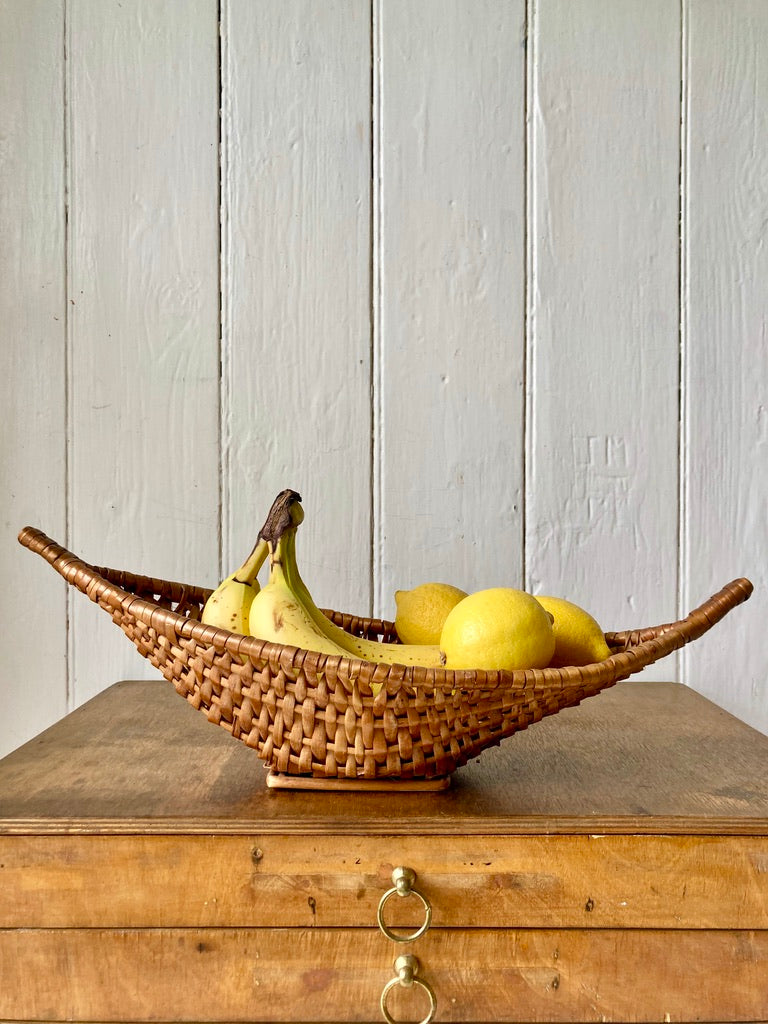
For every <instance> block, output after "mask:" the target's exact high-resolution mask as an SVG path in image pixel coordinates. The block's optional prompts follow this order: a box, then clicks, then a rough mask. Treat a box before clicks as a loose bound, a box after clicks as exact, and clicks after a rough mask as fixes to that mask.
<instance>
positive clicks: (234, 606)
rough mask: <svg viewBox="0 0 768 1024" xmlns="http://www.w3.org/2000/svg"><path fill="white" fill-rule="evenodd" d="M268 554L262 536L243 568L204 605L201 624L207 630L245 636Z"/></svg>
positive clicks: (229, 578)
mask: <svg viewBox="0 0 768 1024" xmlns="http://www.w3.org/2000/svg"><path fill="white" fill-rule="evenodd" d="M268 554H269V545H268V544H267V542H266V540H264V539H263V538H262V537H261V536H260V537H259V539H258V540H257V541H256V545H255V547H254V549H253V551H251V553H250V555H248V557H247V558H246V560H245V561H244V562H243V564H242V565H241V566H240V568H239V569H237V570H236V571H235V572H233V573H232V575H231V576H227V578H226V579H225V580H222V581H221V583H220V584H219V585H218V587H216V589H215V590H214V591H213V593H212V594H211V596H210V597H209V598H208V600H207V601H206V602H205V605H204V607H203V612H202V615H201V616H200V618H201V621H202V622H204V623H205V624H206V625H207V626H216V627H217V628H219V629H228V630H229V631H230V632H231V633H243V634H245V635H247V634H248V628H249V626H248V622H249V615H250V611H251V604H252V602H253V599H254V597H255V596H256V595H257V594H258V592H259V581H258V580H257V578H256V577H257V575H258V572H259V569H260V568H261V567H262V565H263V564H264V562H265V560H266V558H267V555H268Z"/></svg>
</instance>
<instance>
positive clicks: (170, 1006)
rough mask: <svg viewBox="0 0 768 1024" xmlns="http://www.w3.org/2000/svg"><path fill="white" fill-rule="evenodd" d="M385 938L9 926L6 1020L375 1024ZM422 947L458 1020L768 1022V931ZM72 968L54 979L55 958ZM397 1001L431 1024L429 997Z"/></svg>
mask: <svg viewBox="0 0 768 1024" xmlns="http://www.w3.org/2000/svg"><path fill="white" fill-rule="evenodd" d="M399 952H401V950H395V949H393V945H392V943H390V942H388V941H387V940H386V939H385V938H384V937H383V936H382V935H381V933H380V932H378V931H376V930H372V929H346V928H340V929H332V930H326V929H321V928H305V929H300V930H299V929H284V928H282V927H279V925H278V926H276V927H274V928H267V929H249V930H244V929H240V928H226V929H194V930H190V929H181V930H166V929H138V930H135V929H121V930H112V931H104V930H101V929H87V930H80V929H66V930H60V929H56V930H50V931H47V930H43V931H38V930H36V929H29V930H25V931H2V930H0V969H1V970H2V975H3V978H4V982H5V984H4V985H3V988H2V989H1V990H0V1016H2V1017H3V1018H4V1019H6V1020H7V1019H16V1020H24V1019H34V1020H41V1019H43V1020H56V1021H58V1020H67V1019H68V1020H98V1021H124V1020H142V1019H145V1020H146V1019H151V1020H162V1021H179V1020H198V1021H201V1020H205V1021H296V1020H312V1021H328V1020H332V1021H360V1020H367V1021H374V1020H379V1019H380V1012H379V997H380V993H381V991H382V989H383V988H384V985H385V984H386V983H387V981H389V979H390V978H392V977H393V976H394V971H393V961H394V959H395V957H396V956H397V955H398V954H399ZM413 952H414V953H415V954H416V955H417V958H418V960H419V965H420V969H419V973H420V976H423V978H424V980H425V981H428V982H429V984H430V985H431V986H432V988H433V990H434V993H435V997H436V999H437V1005H438V1018H437V1019H439V1020H448V1021H468V1020H472V1021H520V1022H522V1021H549V1022H553V1021H582V1022H586V1021H603V1020H624V1021H638V1020H645V1021H664V1020H669V1021H683V1020H699V1021H714V1020H718V1021H723V1020H729V1021H757V1020H759V1019H760V1017H764V1015H765V1009H766V1002H765V998H766V997H765V988H764V984H763V982H764V980H765V978H766V976H768V931H757V932H755V931H746V932H742V931H739V932H724V931H703V932H687V931H679V932H668V931H665V932H658V931H653V930H642V931H632V930H625V931H614V930H612V929H602V930H596V931H594V930H593V931H581V930H579V929H566V930H558V929H553V930H544V931H539V930H533V931H493V930H491V931H483V930H480V931H463V930H459V931H457V930H450V929H448V930H442V931H430V932H428V933H427V934H426V935H425V936H423V937H422V938H421V939H420V940H418V943H414V949H413ZM53 963H55V964H57V965H60V968H65V969H63V970H62V969H57V970H51V964H53ZM408 995H411V996H413V995H418V996H419V999H418V1000H416V999H412V1000H411V1001H410V1002H409V1003H407V1002H406V1000H405V999H402V998H398V997H399V996H400V992H398V993H397V994H396V995H395V996H394V997H393V999H392V1002H391V1004H390V1009H391V1010H392V1012H394V1013H395V1014H396V1015H397V1016H396V1019H400V1020H407V1019H411V1020H413V1019H419V1018H417V1017H416V1014H417V1013H419V1012H421V1014H422V1015H423V1014H424V1012H425V1000H424V999H423V996H424V993H423V992H417V991H416V990H413V991H412V992H409V993H408Z"/></svg>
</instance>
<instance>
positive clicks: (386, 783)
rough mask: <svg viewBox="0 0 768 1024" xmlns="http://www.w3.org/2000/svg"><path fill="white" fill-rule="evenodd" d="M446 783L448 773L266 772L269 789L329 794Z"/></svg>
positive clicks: (420, 789)
mask: <svg viewBox="0 0 768 1024" xmlns="http://www.w3.org/2000/svg"><path fill="white" fill-rule="evenodd" d="M450 785H451V776H450V775H438V776H436V777H435V778H433V779H322V778H316V777H315V776H314V775H286V774H285V773H283V772H276V771H275V770H274V768H270V770H269V772H268V774H267V786H268V787H269V789H313V790H321V791H322V790H324V791H326V792H329V793H338V792H344V791H353V792H356V793H382V792H389V793H395V792H396V793H434V792H439V791H440V790H445V789H448V787H449V786H450Z"/></svg>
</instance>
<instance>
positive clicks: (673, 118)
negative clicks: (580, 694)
mask: <svg viewBox="0 0 768 1024" xmlns="http://www.w3.org/2000/svg"><path fill="white" fill-rule="evenodd" d="M536 12H537V13H536V17H535V20H534V25H533V45H534V61H533V66H532V69H531V74H532V82H531V93H532V108H533V109H532V111H531V116H532V145H531V154H532V168H531V188H532V197H531V245H532V249H531V329H530V339H529V342H530V358H531V369H530V381H529V383H530V399H529V441H530V448H529V456H528V466H529V469H528V474H527V488H528V490H527V502H526V527H527V529H526V561H527V582H528V587H529V588H530V589H531V590H532V591H533V592H534V593H555V594H562V595H563V596H565V597H570V599H571V600H573V601H576V602H577V603H579V604H582V605H584V606H585V607H587V608H589V609H590V610H591V611H592V612H593V614H594V615H596V616H597V618H598V619H599V621H600V622H601V623H602V624H603V626H604V628H605V629H621V628H626V627H628V626H645V625H652V624H655V623H659V622H666V621H668V620H670V619H672V618H674V617H675V613H676V611H677V585H678V581H677V533H678V519H677V512H678V291H679V290H678V265H679V246H678V198H679V190H678V179H679V131H678V126H679V95H680V81H679V75H680V13H679V9H678V7H677V5H675V4H670V3H668V2H666V0H643V2H635V0H631V2H620V3H617V2H615V0H592V2H590V3H589V4H573V3H569V2H567V0H562V2H559V0H548V2H542V3H539V4H537V5H536ZM674 673H675V662H674V659H667V660H666V661H665V662H664V664H663V665H660V666H656V667H654V668H652V669H649V670H646V673H645V674H646V675H647V676H648V677H649V678H651V677H652V676H656V678H659V677H660V678H670V677H671V676H674Z"/></svg>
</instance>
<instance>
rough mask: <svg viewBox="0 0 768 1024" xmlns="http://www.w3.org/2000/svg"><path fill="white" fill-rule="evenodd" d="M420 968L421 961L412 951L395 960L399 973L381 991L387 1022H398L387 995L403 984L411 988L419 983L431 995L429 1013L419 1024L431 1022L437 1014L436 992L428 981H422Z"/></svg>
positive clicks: (382, 1006)
mask: <svg viewBox="0 0 768 1024" xmlns="http://www.w3.org/2000/svg"><path fill="white" fill-rule="evenodd" d="M418 970H419V961H418V960H417V959H416V957H415V956H413V955H412V954H411V953H405V954H404V955H403V956H399V957H398V958H397V960H395V971H396V972H397V974H396V975H395V977H394V978H392V979H391V980H390V981H388V982H387V984H386V985H385V986H384V989H383V991H382V993H381V1003H380V1005H381V1012H382V1014H383V1016H384V1020H385V1021H386V1022H387V1024H398V1022H397V1021H396V1020H395V1019H394V1017H393V1016H392V1014H391V1013H390V1012H389V1010H388V1009H387V996H388V995H389V993H390V992H391V991H392V989H393V988H394V987H395V986H396V985H401V986H402V987H403V988H411V987H412V986H413V985H418V986H419V987H420V988H423V989H424V991H425V992H426V993H427V996H428V997H429V1013H428V1014H427V1016H426V1017H424V1018H423V1020H421V1021H420V1022H419V1024H430V1021H431V1020H432V1018H433V1017H434V1016H435V1013H436V1012H437V999H436V998H435V993H434V992H433V991H432V986H431V985H429V984H428V983H427V982H426V981H422V980H421V978H417V977H416V975H417V973H418Z"/></svg>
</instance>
